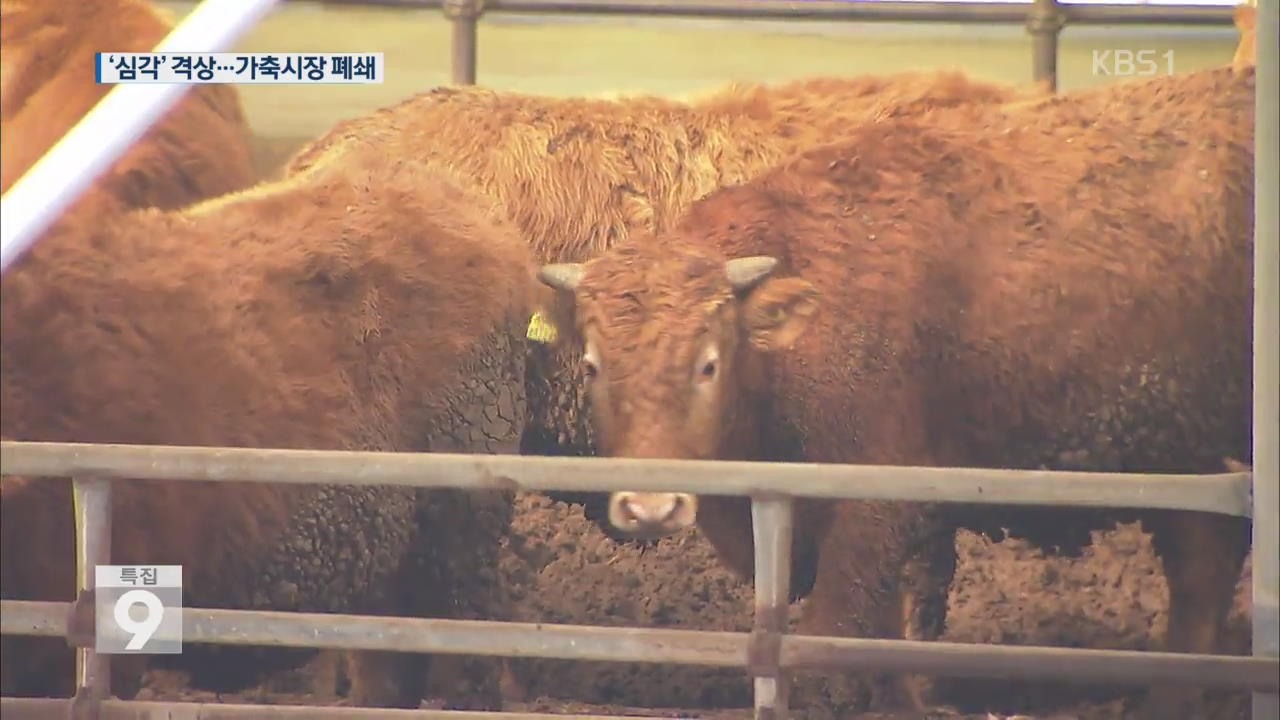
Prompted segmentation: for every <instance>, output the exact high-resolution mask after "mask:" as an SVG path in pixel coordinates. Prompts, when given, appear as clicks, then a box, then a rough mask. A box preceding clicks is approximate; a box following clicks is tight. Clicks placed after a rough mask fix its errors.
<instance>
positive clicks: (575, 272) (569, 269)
mask: <svg viewBox="0 0 1280 720" xmlns="http://www.w3.org/2000/svg"><path fill="white" fill-rule="evenodd" d="M582 273H583V269H582V263H556V264H554V265H543V266H542V268H541V269H540V270H538V279H539V280H541V281H542V282H544V283H546V284H547V285H550V286H551V287H553V288H556V289H557V290H568V291H570V292H572V291H573V290H575V289H577V287H578V283H579V282H581V281H582Z"/></svg>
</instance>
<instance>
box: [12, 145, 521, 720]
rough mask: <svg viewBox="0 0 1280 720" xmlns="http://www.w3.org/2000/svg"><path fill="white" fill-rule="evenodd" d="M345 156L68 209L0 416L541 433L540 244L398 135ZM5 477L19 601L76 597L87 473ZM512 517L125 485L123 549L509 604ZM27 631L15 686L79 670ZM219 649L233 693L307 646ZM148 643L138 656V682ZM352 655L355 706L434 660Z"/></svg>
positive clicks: (120, 424) (232, 569) (403, 687)
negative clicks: (404, 155) (130, 201)
mask: <svg viewBox="0 0 1280 720" xmlns="http://www.w3.org/2000/svg"><path fill="white" fill-rule="evenodd" d="M338 160H340V161H337V162H333V163H324V164H320V165H317V166H315V167H313V168H311V169H310V170H308V171H307V172H304V173H298V174H296V175H294V176H292V177H289V178H287V179H285V180H281V181H278V182H275V183H270V184H265V185H261V186H257V187H254V188H251V189H249V190H246V191H243V192H241V193H237V194H233V195H229V196H225V197H221V198H217V199H213V200H209V201H206V202H203V203H200V204H197V205H194V206H191V207H189V208H187V209H184V210H179V211H161V210H158V209H147V210H140V211H135V212H132V213H128V214H124V215H118V216H108V217H107V218H105V219H104V218H87V217H84V216H83V215H81V214H73V215H71V216H69V217H68V218H66V219H64V220H63V221H61V222H60V223H59V224H57V225H56V226H55V227H54V228H53V229H52V230H51V231H50V232H49V233H48V235H47V236H46V238H45V239H44V240H42V241H41V242H40V243H38V244H37V245H35V246H34V247H33V249H32V250H30V251H29V253H28V254H27V255H26V256H24V257H23V258H21V259H20V260H19V261H18V262H17V263H16V264H15V266H14V267H13V268H12V269H11V270H10V271H8V272H7V273H6V275H5V278H4V284H3V287H2V288H0V296H2V298H3V302H2V303H0V305H2V310H0V318H2V320H3V322H2V323H0V327H2V331H0V368H2V369H0V403H2V404H3V407H4V415H3V418H2V420H0V435H3V436H4V437H5V438H6V439H12V440H21V441H55V442H90V443H140V444H160V445H165V444H170V445H194V446H239V447H268V448H299V449H333V450H382V451H415V452H416V451H423V452H427V451H435V452H485V453H494V452H502V453H514V452H516V451H517V450H518V444H519V437H520V432H521V430H522V426H523V421H524V395H523V376H524V368H523V363H524V347H523V344H524V330H525V325H526V323H527V321H528V317H529V315H528V313H529V305H528V295H529V292H530V289H531V286H532V285H533V283H534V281H533V269H534V266H533V264H532V261H531V259H530V256H529V252H528V249H527V247H526V245H525V243H524V241H523V239H522V238H521V237H520V236H519V234H518V233H517V232H515V230H514V229H513V228H512V227H511V226H510V224H509V223H507V222H506V221H505V220H504V219H503V218H502V216H501V213H500V212H499V211H498V209H497V208H496V207H495V206H493V205H492V204H491V203H489V202H487V201H486V200H485V198H483V197H480V196H475V195H473V194H471V193H469V192H467V191H466V190H464V189H463V188H462V187H461V184H460V183H458V182H457V181H455V180H453V179H451V178H450V177H448V176H447V175H446V174H444V173H442V172H440V171H431V170H428V169H426V168H424V167H422V166H421V165H420V164H417V163H412V162H408V161H404V160H396V159H394V158H388V157H387V156H385V155H383V154H382V153H381V151H380V149H379V148H377V146H376V145H369V146H366V147H365V148H363V149H361V150H359V151H357V150H356V149H355V148H349V149H348V152H346V153H345V154H344V155H343V156H342V157H341V158H340V159H338ZM0 497H2V502H0V513H2V520H3V522H2V523H0V525H2V527H3V543H2V544H0V553H2V558H0V573H2V576H0V589H2V590H3V593H4V596H5V597H6V598H19V599H33V600H59V601H68V600H72V599H74V597H75V592H74V586H73V580H74V578H75V565H76V560H75V553H74V548H73V544H72V540H73V537H74V533H73V529H72V525H71V520H72V511H71V485H70V481H69V480H66V479H50V478H22V477H18V478H14V477H5V478H4V484H3V495H2V496H0ZM510 513H511V498H510V497H509V493H505V492H503V493H466V492H462V491H457V492H451V491H415V490H414V489H413V488H403V487H358V486H344V485H332V486H329V485H323V486H322V485H297V484H269V483H186V482H169V483H166V482H156V481H137V480H122V481H117V482H116V483H115V484H114V493H113V536H112V541H111V542H112V544H111V548H112V560H113V561H114V562H117V563H125V564H132V563H144V564H152V563H155V564H181V565H182V566H183V567H184V594H185V597H184V600H185V602H186V603H187V604H188V605H190V606H199V607H233V608H245V609H274V610H287V611H309V612H346V613H373V614H394V615H427V616H430V615H442V616H453V617H475V616H488V617H493V616H495V615H499V614H500V612H501V592H500V588H497V587H496V571H495V563H496V554H497V543H498V539H499V538H500V537H501V535H502V534H503V533H505V531H506V526H507V523H508V522H509V518H510ZM4 640H5V647H4V658H3V663H2V665H3V668H4V691H5V693H6V694H20V695H36V696H42V695H57V694H62V695H65V694H66V693H68V692H69V691H70V690H71V687H70V682H69V681H70V679H71V677H72V667H71V665H70V654H69V652H68V651H67V647H66V644H65V642H63V641H62V640H60V639H59V640H54V641H49V640H32V639H29V638H13V637H9V636H6V637H5V639H4ZM200 649H201V646H195V647H192V646H190V645H189V646H188V647H187V648H186V649H185V651H184V653H183V655H182V658H183V662H184V664H190V665H191V668H192V672H193V673H194V674H195V675H194V677H193V684H194V685H196V686H200V687H210V688H211V689H216V690H220V691H229V690H234V689H237V688H238V687H243V686H246V685H248V684H250V683H251V682H252V681H253V680H254V678H255V674H254V673H255V672H257V671H258V670H260V669H261V668H264V667H270V668H274V667H277V666H278V665H288V664H294V663H300V662H301V661H302V660H304V659H305V657H306V656H307V653H305V652H301V653H300V652H297V651H290V652H288V653H284V654H282V655H278V656H275V657H274V658H271V657H266V656H265V655H264V656H263V657H261V658H258V656H257V655H256V654H255V655H253V656H252V657H250V658H249V659H250V660H253V662H247V661H246V659H244V658H239V656H237V655H235V654H228V653H226V652H223V653H210V654H208V655H207V656H206V655H201V654H200V653H199V652H198V651H199V650H200ZM238 658H239V659H238ZM136 659H137V658H136V657H121V658H120V659H118V660H117V661H116V663H114V664H113V669H115V670H118V671H119V672H118V673H117V674H116V677H115V678H114V679H113V690H114V691H115V692H116V693H117V694H119V695H121V697H129V696H131V695H132V694H133V693H134V691H136V689H137V687H138V681H139V671H140V668H139V667H138V665H137V664H136V663H135V664H129V665H126V663H127V662H130V661H132V660H136ZM259 660H261V662H259ZM352 665H353V670H352V678H351V690H350V693H349V694H348V697H347V701H349V702H351V703H353V704H359V705H377V706H382V705H392V706H406V707H417V706H418V702H419V700H420V699H421V695H422V692H423V691H422V690H421V688H419V687H417V686H418V685H419V684H420V681H421V679H422V674H421V673H420V672H418V666H417V661H416V660H415V659H414V656H404V655H399V654H395V653H388V654H385V655H383V654H377V653H367V654H358V656H357V657H356V658H354V659H353V662H352ZM433 668H434V669H433V677H434V678H439V677H440V675H439V674H438V673H436V670H437V669H440V670H441V671H442V672H443V671H444V670H447V668H444V667H443V666H439V665H434V666H433ZM433 682H435V680H434V679H433ZM441 682H444V681H441ZM237 684H238V685H237ZM448 684H451V685H452V686H453V687H449V686H448V685H446V686H445V687H444V690H445V691H449V690H456V689H457V687H458V685H459V684H458V682H455V681H452V680H451V681H449V683H448ZM489 690H490V691H493V692H496V678H494V679H493V682H492V684H491V686H490V688H489Z"/></svg>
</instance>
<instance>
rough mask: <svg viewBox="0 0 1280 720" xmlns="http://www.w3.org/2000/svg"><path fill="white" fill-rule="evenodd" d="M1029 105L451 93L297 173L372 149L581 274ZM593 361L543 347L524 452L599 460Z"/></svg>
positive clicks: (983, 91) (533, 375)
mask: <svg viewBox="0 0 1280 720" xmlns="http://www.w3.org/2000/svg"><path fill="white" fill-rule="evenodd" d="M1022 97H1023V94H1022V93H1020V92H1015V91H1014V90H1013V89H1011V88H1007V87H1003V86H1000V85H994V84H989V83H983V82H978V81H975V80H971V79H969V78H966V77H965V76H964V75H962V74H960V73H954V72H943V73H901V74H896V75H886V76H873V75H868V76H861V77H852V78H815V79H809V80H802V81H795V82H790V83H783V84H780V85H777V86H764V85H742V86H730V87H728V88H725V89H722V90H719V91H717V92H715V93H712V94H710V95H708V96H707V97H705V98H702V99H698V100H696V101H693V102H689V103H685V102H676V101H673V100H666V99H660V98H655V97H632V98H625V99H622V100H592V99H562V98H549V97H537V96H531V95H522V94H518V93H502V92H495V91H492V90H486V89H482V88H441V89H437V90H433V91H431V92H429V93H424V94H422V95H418V96H416V97H414V98H411V99H409V100H407V101H405V102H403V103H401V104H399V105H396V106H393V107H390V108H387V109H384V110H380V111H378V112H375V113H372V114H370V115H368V116H365V117H362V118H358V119H355V120H351V121H347V122H343V123H339V124H338V125H337V126H335V127H334V129H333V130H331V131H330V132H329V133H327V134H326V135H325V136H323V137H321V138H319V139H318V140H316V141H315V142H314V143H312V144H311V145H309V146H308V147H307V148H305V149H303V150H302V151H300V152H299V153H298V154H297V155H296V156H295V157H294V158H293V160H292V161H290V163H289V165H288V166H289V169H290V171H297V170H301V169H305V168H306V167H309V166H310V165H311V164H313V163H315V162H316V161H317V160H318V159H319V158H321V157H323V156H325V155H328V154H329V153H333V152H341V151H342V146H343V145H344V144H345V143H350V142H366V141H369V140H371V139H372V140H374V141H376V142H378V143H381V144H382V145H383V146H384V147H386V148H387V152H388V153H390V154H393V155H395V156H399V157H413V158H418V159H420V160H422V161H423V162H426V163H428V164H430V165H432V166H442V167H445V168H448V169H450V170H451V171H456V172H459V173H461V174H462V175H464V176H465V177H467V178H468V179H469V180H470V181H472V182H473V183H474V184H475V185H476V187H477V188H478V189H479V190H480V191H482V192H484V193H486V194H488V195H489V196H490V197H493V198H494V199H495V200H497V201H498V202H499V203H501V204H502V206H503V207H504V208H505V209H506V212H507V215H508V217H509V218H511V220H512V221H513V222H515V223H516V225H518V226H519V227H520V229H521V230H522V231H523V233H524V236H525V237H526V238H527V239H528V241H529V243H530V245H531V247H532V248H533V251H534V255H535V259H536V260H538V261H540V262H561V261H581V260H586V259H589V258H591V257H595V256H596V255H598V254H599V253H600V252H603V251H604V250H606V249H608V248H609V247H611V246H613V245H614V244H616V243H618V242H620V241H622V240H625V239H626V238H627V237H629V236H630V235H631V234H632V233H637V232H658V231H662V230H664V229H666V228H667V227H669V226H670V224H671V223H672V222H674V221H675V220H676V219H677V218H679V216H680V215H681V214H682V213H683V212H684V211H685V210H686V209H687V208H688V207H689V205H690V204H691V203H693V202H694V201H695V200H697V199H698V198H700V197H703V196H704V195H706V194H707V193H709V192H711V191H713V190H716V189H718V188H720V187H724V186H728V185H736V184H740V183H742V182H745V181H747V180H749V179H751V178H753V177H754V176H755V175H756V174H758V173H759V172H761V171H763V170H765V169H767V168H768V167H770V166H772V165H774V164H776V163H777V162H779V161H781V160H782V159H783V158H785V157H788V156H790V155H792V154H794V153H795V152H797V151H798V150H801V149H804V148H808V147H812V146H814V145H817V144H820V143H822V142H825V141H828V140H830V139H832V138H835V137H838V136H839V135H840V134H842V133H843V132H844V131H845V130H846V129H847V128H849V127H856V126H857V125H859V124H862V123H865V122H871V121H876V120H880V119H886V118H892V117H903V116H914V115H922V114H927V113H930V112H933V111H935V110H937V109H939V108H955V107H961V106H970V105H987V104H994V103H1006V102H1012V101H1015V100H1019V99H1020V98H1022ZM580 357H581V349H580V348H573V347H565V348H561V349H560V350H558V351H557V350H553V349H551V348H548V347H546V346H542V345H537V344H535V345H532V346H531V348H530V357H529V363H528V369H529V378H528V382H527V390H528V394H529V406H530V408H531V415H530V418H529V427H528V429H527V431H526V434H525V441H524V443H523V447H522V452H525V453H531V454H569V455H590V454H593V453H594V452H595V447H594V440H593V438H592V433H591V428H590V426H589V424H588V422H587V420H586V418H585V405H586V399H585V395H584V393H583V391H582V387H583V383H582V375H581V372H580V367H579V360H580ZM558 495H559V496H560V497H563V498H565V499H572V500H576V501H583V500H586V499H587V498H586V497H584V496H583V495H582V494H574V493H564V494H558Z"/></svg>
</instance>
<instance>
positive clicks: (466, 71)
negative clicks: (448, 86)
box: [444, 0, 484, 85]
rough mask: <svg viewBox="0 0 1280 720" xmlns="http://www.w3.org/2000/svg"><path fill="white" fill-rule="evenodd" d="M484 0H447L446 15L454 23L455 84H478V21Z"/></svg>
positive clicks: (452, 47)
mask: <svg viewBox="0 0 1280 720" xmlns="http://www.w3.org/2000/svg"><path fill="white" fill-rule="evenodd" d="M483 12H484V0H445V3H444V16H445V17H446V18H449V22H451V23H452V24H453V42H452V43H451V45H450V47H451V52H452V61H451V67H452V72H453V84H454V85H475V84H476V41H477V37H476V36H477V34H478V29H477V27H476V26H477V22H478V21H479V19H480V15H481V13H483Z"/></svg>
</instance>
